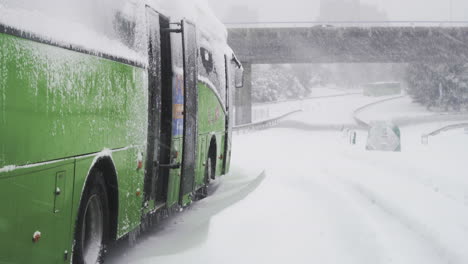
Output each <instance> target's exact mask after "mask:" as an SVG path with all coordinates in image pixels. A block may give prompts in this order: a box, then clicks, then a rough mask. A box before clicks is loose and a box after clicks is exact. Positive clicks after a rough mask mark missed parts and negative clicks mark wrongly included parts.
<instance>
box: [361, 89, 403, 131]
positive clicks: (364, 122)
mask: <svg viewBox="0 0 468 264" xmlns="http://www.w3.org/2000/svg"><path fill="white" fill-rule="evenodd" d="M405 96H406V95H399V96H396V97H392V98H387V99H383V100H379V101H376V102H372V103H370V104H366V105H364V106H361V107H359V108H358V109H356V110H354V112H353V119H354V121H355V122H356V123H357V124H358V125H359V126H360V127H362V128H366V129H368V128H369V123H367V122H366V121H364V120H362V119H361V118H359V116H358V115H359V113H361V112H362V111H364V110H367V109H368V108H370V107H373V106H375V105H378V104H381V103H385V102H388V101H393V100H397V99H401V98H403V97H405Z"/></svg>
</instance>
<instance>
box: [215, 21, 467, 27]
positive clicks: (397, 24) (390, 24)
mask: <svg viewBox="0 0 468 264" xmlns="http://www.w3.org/2000/svg"><path fill="white" fill-rule="evenodd" d="M224 25H225V26H226V27H227V28H289V27H468V21H403V20H402V21H293V22H285V21H272V22H233V23H229V22H228V23H224Z"/></svg>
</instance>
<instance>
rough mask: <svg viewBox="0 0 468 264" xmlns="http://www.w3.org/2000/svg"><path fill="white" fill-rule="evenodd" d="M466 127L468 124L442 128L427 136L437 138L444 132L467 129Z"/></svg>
mask: <svg viewBox="0 0 468 264" xmlns="http://www.w3.org/2000/svg"><path fill="white" fill-rule="evenodd" d="M465 127H468V123H460V124H454V125H448V126H444V127H442V128H439V129H437V130H434V131H432V132H431V133H429V134H426V136H428V137H432V136H437V135H438V134H440V133H442V132H446V131H450V130H454V129H460V128H465Z"/></svg>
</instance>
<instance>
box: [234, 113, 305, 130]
mask: <svg viewBox="0 0 468 264" xmlns="http://www.w3.org/2000/svg"><path fill="white" fill-rule="evenodd" d="M299 112H302V110H295V111H291V112H289V113H286V114H284V115H281V116H278V117H275V118H271V119H267V120H263V121H259V122H254V123H250V124H245V125H240V126H235V127H233V129H232V130H233V131H234V132H242V131H252V130H260V129H265V128H268V127H272V126H275V125H277V124H278V123H279V122H280V121H281V120H283V119H285V118H286V117H288V116H291V115H293V114H296V113H299Z"/></svg>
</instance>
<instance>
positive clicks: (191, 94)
mask: <svg viewBox="0 0 468 264" xmlns="http://www.w3.org/2000/svg"><path fill="white" fill-rule="evenodd" d="M181 26H182V45H183V61H184V132H183V136H184V138H183V154H182V175H181V188H180V190H181V191H180V204H181V205H182V206H185V205H187V204H188V203H189V202H190V199H189V195H190V194H191V193H192V191H193V189H194V184H195V164H196V160H197V147H198V146H197V138H198V122H197V116H198V86H197V83H198V45H197V29H196V26H195V24H193V23H191V22H188V21H186V20H182V25H181Z"/></svg>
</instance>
